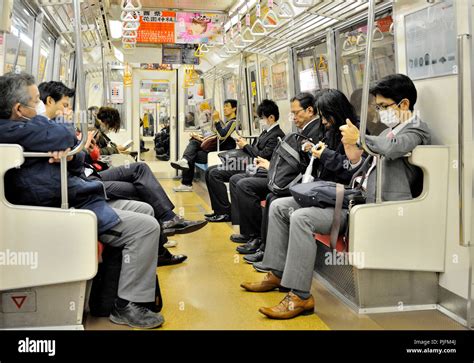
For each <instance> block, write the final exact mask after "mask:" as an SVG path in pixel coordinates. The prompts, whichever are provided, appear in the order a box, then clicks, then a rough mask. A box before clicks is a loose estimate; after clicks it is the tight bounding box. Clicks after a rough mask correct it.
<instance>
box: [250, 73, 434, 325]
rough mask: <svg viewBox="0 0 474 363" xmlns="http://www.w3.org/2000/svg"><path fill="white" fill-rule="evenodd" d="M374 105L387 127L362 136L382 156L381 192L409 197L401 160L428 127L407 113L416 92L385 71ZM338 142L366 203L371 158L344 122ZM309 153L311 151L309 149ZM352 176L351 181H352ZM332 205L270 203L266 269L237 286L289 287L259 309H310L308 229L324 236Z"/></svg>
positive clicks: (270, 312)
mask: <svg viewBox="0 0 474 363" xmlns="http://www.w3.org/2000/svg"><path fill="white" fill-rule="evenodd" d="M371 93H372V94H373V95H374V96H375V102H376V108H377V109H378V112H379V113H380V119H381V121H382V122H384V123H385V124H387V126H389V129H386V130H384V131H383V132H382V133H381V134H380V135H379V136H367V146H368V147H369V148H370V150H372V151H373V152H375V153H378V154H381V155H383V156H384V157H385V158H384V161H383V162H384V169H383V170H384V178H383V186H382V196H383V199H384V200H386V201H399V200H406V199H410V198H412V193H411V187H412V185H413V184H415V183H417V175H418V174H417V173H416V171H415V170H414V169H415V166H413V165H409V164H408V163H406V162H405V159H404V155H406V153H408V152H411V151H413V149H414V148H415V147H416V146H418V145H426V144H429V143H430V140H431V137H430V133H429V129H428V126H427V125H426V124H425V123H424V122H422V121H421V120H420V119H419V118H418V117H417V116H416V115H414V113H413V106H414V105H415V103H416V99H417V92H416V88H415V85H414V84H413V82H412V81H411V80H410V79H409V78H408V77H407V76H405V75H401V74H396V75H390V76H387V77H385V78H383V79H382V80H380V81H379V82H378V83H377V84H376V85H375V86H374V87H373V88H372V89H371ZM341 132H342V135H343V138H342V142H343V143H344V145H345V152H346V155H347V156H348V158H349V159H350V161H351V167H357V165H360V164H362V163H363V165H362V166H361V168H360V170H359V172H358V173H357V174H360V173H366V175H367V177H366V181H367V183H366V184H365V182H363V184H362V187H363V188H365V187H366V192H367V202H368V203H371V202H374V200H375V186H376V172H375V170H376V163H375V160H376V158H374V157H372V156H370V157H368V158H367V159H366V161H365V162H363V159H362V154H363V152H362V150H359V149H358V147H357V146H356V144H357V143H358V138H359V130H358V129H357V127H356V126H354V125H353V124H352V122H351V121H350V120H347V125H345V126H341ZM313 153H314V151H313ZM357 174H355V175H354V178H353V179H355V180H356V179H357V178H356V176H357ZM333 214H334V208H326V209H322V208H316V207H312V208H301V207H300V206H299V204H298V203H296V202H295V200H294V199H293V198H292V197H289V198H282V199H279V200H277V201H275V202H273V203H272V206H271V208H270V217H269V218H270V221H269V226H270V228H269V230H268V238H267V241H268V246H267V249H266V251H265V257H264V260H263V265H264V266H266V267H267V268H268V270H269V271H270V272H268V273H267V275H266V277H265V278H264V280H263V281H261V282H257V283H248V282H246V283H243V284H242V285H241V286H242V287H243V288H244V289H246V290H248V291H254V292H262V291H270V290H273V289H275V288H278V287H281V286H284V287H286V288H288V289H291V291H290V292H289V293H288V294H287V295H286V296H285V298H284V299H283V300H282V301H281V302H280V304H279V305H277V306H274V307H270V308H260V310H259V311H260V312H261V313H262V314H264V315H266V316H268V317H269V318H274V319H275V318H276V319H290V318H294V317H295V316H297V315H299V314H302V313H305V312H308V313H312V312H313V310H314V299H313V296H312V295H311V293H310V288H311V282H312V278H313V269H314V264H315V261H316V252H317V251H316V249H317V246H316V243H315V241H314V237H313V233H319V234H329V233H330V229H331V225H332V221H333ZM347 219H348V211H347V210H342V213H341V226H340V231H343V230H344V229H345V228H346V224H347Z"/></svg>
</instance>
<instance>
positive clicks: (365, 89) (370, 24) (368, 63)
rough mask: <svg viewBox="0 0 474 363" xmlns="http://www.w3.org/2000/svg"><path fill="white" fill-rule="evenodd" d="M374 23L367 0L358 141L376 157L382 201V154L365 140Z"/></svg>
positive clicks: (377, 197) (371, 0)
mask: <svg viewBox="0 0 474 363" xmlns="http://www.w3.org/2000/svg"><path fill="white" fill-rule="evenodd" d="M374 24H375V0H369V14H368V20H367V47H366V49H365V69H364V85H363V87H362V109H361V115H360V116H361V117H360V142H361V144H362V147H363V148H364V150H365V151H366V152H367V153H368V154H370V155H373V156H375V157H376V158H377V168H376V170H377V188H376V194H375V203H382V177H383V159H384V158H383V156H381V155H379V154H376V153H374V152H372V151H371V150H370V149H369V148H368V147H367V144H366V142H365V135H366V129H367V117H368V108H369V87H370V75H371V66H372V59H371V53H372V42H373V38H374Z"/></svg>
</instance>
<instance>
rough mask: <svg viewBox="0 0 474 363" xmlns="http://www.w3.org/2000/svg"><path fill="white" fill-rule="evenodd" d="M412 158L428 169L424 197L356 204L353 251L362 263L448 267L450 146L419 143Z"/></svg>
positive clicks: (369, 266)
mask: <svg viewBox="0 0 474 363" xmlns="http://www.w3.org/2000/svg"><path fill="white" fill-rule="evenodd" d="M409 162H410V163H411V164H413V165H416V166H418V167H420V168H421V169H422V170H423V192H422V193H421V195H420V196H419V197H417V198H416V199H413V200H409V201H401V202H383V203H382V204H366V205H358V206H355V207H354V208H352V210H351V215H350V230H349V251H350V252H353V253H357V254H358V255H354V260H353V261H355V263H354V265H355V266H356V267H357V268H359V269H383V270H409V271H444V262H445V245H446V219H447V211H446V208H447V194H448V168H449V149H448V147H447V146H418V147H416V148H415V149H414V150H413V153H412V155H411V156H410V157H409ZM359 254H360V255H359ZM356 256H357V258H355V257H356ZM361 261H363V263H359V265H356V263H358V262H361Z"/></svg>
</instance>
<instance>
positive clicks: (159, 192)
mask: <svg viewBox="0 0 474 363" xmlns="http://www.w3.org/2000/svg"><path fill="white" fill-rule="evenodd" d="M39 91H40V98H41V100H42V101H43V102H44V103H45V105H46V112H45V115H46V116H47V117H48V118H50V119H51V120H53V118H54V117H57V116H62V115H63V114H64V113H65V111H66V110H67V109H68V108H69V107H70V104H69V97H73V96H74V94H75V90H73V89H70V88H68V87H66V85H64V84H63V83H61V82H44V83H41V84H40V85H39ZM88 141H90V139H89V140H88ZM84 148H85V149H86V150H87V149H88V146H87V144H86V146H85V147H84ZM84 178H89V180H97V181H101V182H102V183H103V184H104V186H105V191H106V192H107V197H108V198H109V199H112V200H120V199H123V200H138V201H142V202H145V203H148V204H150V205H151V206H152V207H153V211H154V215H155V218H156V219H157V220H158V222H159V223H160V225H161V227H162V229H161V231H160V246H159V251H158V255H159V257H158V265H159V266H166V265H174V264H177V263H181V262H183V261H184V260H186V258H187V256H185V255H172V254H171V253H170V252H169V251H168V250H167V249H166V248H165V247H164V245H165V244H167V243H168V239H167V237H166V236H167V235H172V234H175V233H190V232H194V231H196V230H198V229H200V228H202V227H204V226H205V225H206V224H207V222H206V221H202V220H201V221H188V220H185V219H184V218H182V217H180V216H178V215H176V214H175V213H174V212H173V209H174V208H175V206H174V205H173V203H172V202H171V200H170V199H169V198H168V196H167V194H166V192H165V191H164V189H163V187H162V186H161V184H160V182H159V181H158V180H157V179H156V177H155V175H154V174H153V172H152V171H151V169H150V167H149V166H148V165H147V164H146V163H132V164H128V165H126V166H119V167H114V168H111V169H109V170H104V171H101V172H99V173H96V172H95V170H94V168H92V167H91V166H90V165H88V164H87V163H85V164H84Z"/></svg>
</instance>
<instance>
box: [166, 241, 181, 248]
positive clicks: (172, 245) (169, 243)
mask: <svg viewBox="0 0 474 363" xmlns="http://www.w3.org/2000/svg"><path fill="white" fill-rule="evenodd" d="M177 245H178V242H176V241H172V240H168V242H166V243H165V244H164V245H163V247H164V248H170V247H176V246H177Z"/></svg>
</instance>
